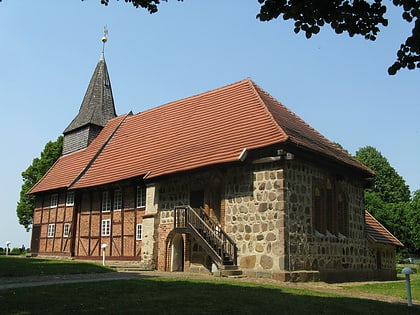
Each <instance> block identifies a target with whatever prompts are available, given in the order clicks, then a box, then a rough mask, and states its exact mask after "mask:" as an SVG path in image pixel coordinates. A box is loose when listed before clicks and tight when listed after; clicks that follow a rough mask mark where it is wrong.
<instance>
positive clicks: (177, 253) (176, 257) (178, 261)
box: [171, 234, 184, 271]
mask: <svg viewBox="0 0 420 315" xmlns="http://www.w3.org/2000/svg"><path fill="white" fill-rule="evenodd" d="M171 252H172V257H171V271H183V270H184V239H183V238H182V235H181V234H176V235H175V236H174V238H173V239H172V249H171Z"/></svg>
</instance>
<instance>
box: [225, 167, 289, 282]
mask: <svg viewBox="0 0 420 315" xmlns="http://www.w3.org/2000/svg"><path fill="white" fill-rule="evenodd" d="M225 179H226V184H225V193H226V199H225V203H226V204H225V207H226V216H225V230H226V232H227V233H228V234H229V235H231V237H232V238H233V240H234V241H235V242H236V244H237V246H238V263H239V266H240V268H241V269H242V270H243V271H244V272H245V273H246V274H249V275H254V276H257V277H266V276H269V277H272V276H273V274H275V273H279V272H280V271H283V270H287V269H288V260H287V259H286V255H287V253H286V249H285V245H286V243H285V232H286V230H285V228H284V226H285V202H284V195H285V180H284V172H283V170H282V169H280V168H279V167H278V166H275V165H269V164H264V165H262V164H260V165H248V166H243V167H237V168H234V169H231V170H229V171H228V173H227V176H226V177H225Z"/></svg>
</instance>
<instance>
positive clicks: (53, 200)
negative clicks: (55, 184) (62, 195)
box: [50, 194, 58, 208]
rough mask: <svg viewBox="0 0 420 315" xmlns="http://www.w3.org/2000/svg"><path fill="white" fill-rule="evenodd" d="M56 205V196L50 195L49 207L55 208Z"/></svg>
mask: <svg viewBox="0 0 420 315" xmlns="http://www.w3.org/2000/svg"><path fill="white" fill-rule="evenodd" d="M57 205H58V194H52V195H51V199H50V207H51V208H55V207H57Z"/></svg>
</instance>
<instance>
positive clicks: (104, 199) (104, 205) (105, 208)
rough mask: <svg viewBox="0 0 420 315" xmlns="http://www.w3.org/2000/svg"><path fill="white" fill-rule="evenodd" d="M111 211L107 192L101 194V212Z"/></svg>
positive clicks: (109, 197)
mask: <svg viewBox="0 0 420 315" xmlns="http://www.w3.org/2000/svg"><path fill="white" fill-rule="evenodd" d="M107 211H111V196H110V195H109V191H104V192H102V212H107Z"/></svg>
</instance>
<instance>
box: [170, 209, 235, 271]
mask: <svg viewBox="0 0 420 315" xmlns="http://www.w3.org/2000/svg"><path fill="white" fill-rule="evenodd" d="M174 227H175V228H178V229H179V228H185V229H187V230H188V231H190V232H192V234H193V236H195V238H196V239H199V241H200V242H202V243H203V242H204V243H206V244H204V245H206V246H204V247H205V248H206V249H207V252H208V254H209V255H210V256H211V257H212V258H213V260H215V262H216V263H218V264H222V265H223V264H225V263H231V264H234V265H236V264H237V249H236V246H235V243H234V241H233V240H232V238H230V237H229V235H227V233H226V232H225V231H223V229H222V228H221V227H220V226H219V225H218V224H217V223H216V222H215V221H214V220H213V219H212V218H211V217H210V216H208V215H207V214H206V213H205V212H204V210H203V209H197V210H194V209H193V208H191V207H190V206H178V207H175V215H174ZM226 258H228V260H229V261H228V262H227V261H226Z"/></svg>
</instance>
